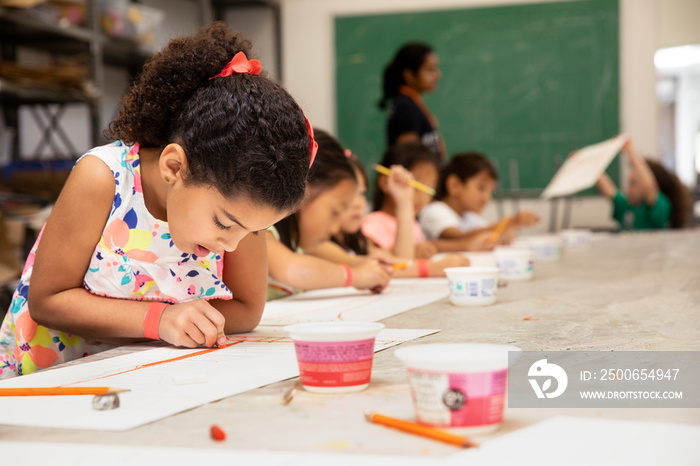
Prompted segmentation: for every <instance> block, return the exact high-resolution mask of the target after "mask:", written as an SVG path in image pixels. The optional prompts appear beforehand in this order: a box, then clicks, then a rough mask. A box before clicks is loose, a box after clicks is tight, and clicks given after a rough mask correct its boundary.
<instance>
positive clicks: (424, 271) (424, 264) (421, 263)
mask: <svg viewBox="0 0 700 466" xmlns="http://www.w3.org/2000/svg"><path fill="white" fill-rule="evenodd" d="M416 263H417V264H418V276H419V277H420V278H427V277H428V276H429V275H430V272H429V271H428V260H427V259H418V260H417V261H416Z"/></svg>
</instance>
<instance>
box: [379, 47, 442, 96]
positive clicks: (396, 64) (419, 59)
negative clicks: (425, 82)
mask: <svg viewBox="0 0 700 466" xmlns="http://www.w3.org/2000/svg"><path fill="white" fill-rule="evenodd" d="M432 51H433V49H432V47H430V46H429V45H427V44H423V43H421V42H411V43H408V44H405V45H404V46H402V47H401V48H400V49H399V51H398V52H396V55H395V56H394V59H393V60H392V61H391V63H389V64H388V65H387V66H386V68H384V81H383V83H382V98H381V100H380V101H379V108H381V109H385V108H386V107H387V103H388V102H389V100H391V99H393V98H394V97H396V95H397V94H398V93H399V87H400V86H401V85H402V84H406V83H405V82H404V79H403V72H404V70H405V69H409V70H411V73H413V74H416V73H418V70H419V69H420V67H421V66H423V63H424V62H425V57H426V56H428V54H430V53H431V52H432Z"/></svg>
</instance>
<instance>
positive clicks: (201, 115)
mask: <svg viewBox="0 0 700 466" xmlns="http://www.w3.org/2000/svg"><path fill="white" fill-rule="evenodd" d="M250 47H251V44H250V42H249V41H248V40H247V39H245V38H243V37H242V36H241V35H239V34H236V33H233V32H231V31H230V30H229V29H228V28H227V27H226V25H224V24H223V23H215V24H213V25H212V26H209V27H207V28H204V29H202V30H201V31H200V32H199V33H198V34H196V35H194V36H189V37H181V38H177V39H174V40H172V41H170V43H169V44H168V45H167V46H166V47H165V48H164V49H163V50H162V51H160V52H157V53H155V54H154V55H153V56H152V57H151V58H150V59H149V60H148V62H146V64H145V65H144V68H143V73H142V74H141V75H140V77H139V78H138V80H137V81H136V83H135V84H134V85H133V86H132V87H131V89H130V90H129V92H128V93H127V95H126V96H125V97H124V99H123V101H122V107H121V110H120V112H119V115H118V116H117V118H116V119H115V120H114V121H112V123H111V124H110V125H109V129H108V130H107V131H106V132H105V135H106V136H107V137H108V138H109V139H121V140H122V141H124V142H125V143H127V144H133V143H139V144H140V145H141V147H143V148H156V149H160V150H162V149H163V148H165V146H167V145H168V144H170V143H178V144H180V145H181V146H182V147H183V149H184V150H185V154H186V157H187V172H186V173H185V181H186V182H188V183H192V184H196V185H210V186H213V187H215V188H216V189H217V190H219V191H220V192H221V194H222V195H224V196H226V197H235V196H237V195H241V196H245V197H247V198H249V199H250V200H251V201H253V202H259V203H261V204H264V205H269V206H271V207H273V208H276V209H278V210H280V211H283V210H289V211H291V210H294V209H296V208H297V207H298V205H299V204H300V202H301V201H302V199H303V198H304V189H305V185H306V183H305V181H306V176H307V173H308V170H309V161H310V157H311V149H310V143H309V136H308V131H307V127H306V120H305V119H304V114H303V112H302V110H301V108H299V106H298V105H297V103H296V102H295V101H294V99H293V98H292V97H291V96H290V95H289V94H288V93H287V92H286V91H285V90H284V89H283V88H282V87H281V86H280V85H279V84H277V83H275V82H273V81H272V80H271V79H269V78H268V77H267V76H266V75H265V73H261V74H260V75H257V76H254V75H250V74H237V73H234V74H233V75H231V76H227V77H218V78H214V79H209V78H211V77H212V76H215V75H217V74H219V73H220V72H221V70H222V69H223V68H224V66H225V65H226V64H227V63H228V62H229V61H230V60H231V58H233V56H234V55H235V54H236V53H238V52H244V53H245V54H246V55H247V56H248V57H249V58H250Z"/></svg>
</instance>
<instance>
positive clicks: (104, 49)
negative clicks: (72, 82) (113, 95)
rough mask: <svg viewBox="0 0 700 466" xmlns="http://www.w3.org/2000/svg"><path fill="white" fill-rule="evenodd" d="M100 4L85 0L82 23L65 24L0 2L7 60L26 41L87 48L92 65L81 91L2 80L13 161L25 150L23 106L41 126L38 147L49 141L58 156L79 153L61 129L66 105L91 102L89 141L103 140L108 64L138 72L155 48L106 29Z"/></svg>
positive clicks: (0, 34) (53, 48)
mask: <svg viewBox="0 0 700 466" xmlns="http://www.w3.org/2000/svg"><path fill="white" fill-rule="evenodd" d="M97 4H98V1H97V0H86V2H85V6H86V11H85V26H84V27H78V26H69V27H62V26H60V25H57V24H53V23H50V22H47V21H43V20H42V19H40V18H37V17H34V16H32V15H31V14H29V13H27V12H25V11H22V10H15V9H10V8H7V7H0V45H1V46H2V47H1V50H0V56H1V57H2V59H3V60H7V61H15V60H16V58H17V48H18V47H19V46H22V47H26V48H32V49H36V50H39V51H42V52H48V53H55V54H59V55H74V54H79V53H84V54H85V56H86V57H87V66H88V83H89V84H88V86H86V89H85V90H83V91H81V90H79V89H69V90H65V89H56V88H53V87H51V86H41V85H20V84H17V83H15V82H13V81H10V80H7V79H0V107H1V108H2V112H3V114H4V116H5V123H6V125H7V126H8V127H10V128H12V129H14V140H13V141H12V143H11V149H10V150H11V152H12V156H11V158H12V160H13V161H16V160H19V159H20V155H27V154H20V147H21V144H20V138H21V137H22V132H21V123H20V119H19V110H20V108H21V107H29V108H30V109H31V115H32V116H33V118H34V120H35V121H36V123H37V124H38V125H39V127H40V128H41V129H42V139H41V140H40V141H39V142H38V146H37V148H38V149H43V147H45V145H46V144H48V145H49V146H50V147H51V148H52V153H54V158H75V157H78V156H79V155H80V153H79V152H78V151H77V150H76V149H75V148H74V147H72V144H71V143H70V141H69V140H68V138H67V137H66V136H65V133H64V132H63V130H62V129H61V116H62V115H63V112H64V111H65V108H66V106H67V105H76V104H77V105H86V106H87V108H88V111H89V127H90V133H89V134H90V139H91V143H92V145H99V144H100V143H101V142H102V136H101V128H102V125H101V122H100V109H101V98H100V96H101V94H102V90H103V89H104V65H105V64H110V65H116V66H120V67H123V68H126V69H127V70H128V71H129V73H130V74H131V75H132V76H135V75H136V74H138V72H139V71H140V69H141V66H142V65H143V63H144V62H145V61H146V60H147V58H148V57H149V56H150V55H151V53H152V52H153V50H151V49H149V48H147V47H144V46H143V45H141V44H138V43H136V42H133V41H129V40H126V39H115V38H111V37H108V36H106V35H105V34H104V33H102V30H101V27H100V12H99V9H98V6H97ZM60 147H63V149H61V148H60ZM39 153H40V150H35V152H34V154H33V156H36V155H37V154H39ZM30 158H31V157H30Z"/></svg>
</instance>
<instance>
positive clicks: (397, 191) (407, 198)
mask: <svg viewBox="0 0 700 466" xmlns="http://www.w3.org/2000/svg"><path fill="white" fill-rule="evenodd" d="M377 166H381V165H377ZM382 168H384V167H382ZM380 173H382V174H383V175H386V176H387V188H388V189H389V193H390V194H391V197H393V198H394V202H396V203H397V204H404V203H406V204H413V187H412V186H411V181H414V180H413V174H412V173H411V172H410V171H408V170H406V169H405V168H404V167H402V166H401V165H392V166H391V169H390V170H388V171H384V172H382V171H380Z"/></svg>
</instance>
